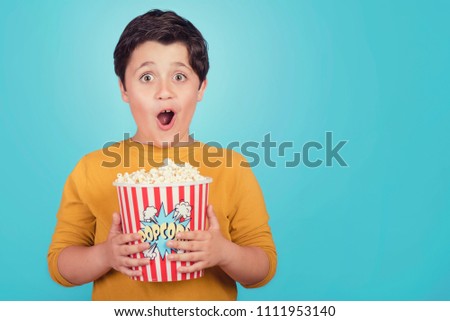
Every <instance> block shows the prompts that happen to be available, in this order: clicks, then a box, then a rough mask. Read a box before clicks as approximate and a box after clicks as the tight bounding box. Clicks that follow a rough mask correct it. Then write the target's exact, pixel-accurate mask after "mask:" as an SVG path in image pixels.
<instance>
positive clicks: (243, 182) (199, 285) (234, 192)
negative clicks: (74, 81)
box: [48, 140, 277, 300]
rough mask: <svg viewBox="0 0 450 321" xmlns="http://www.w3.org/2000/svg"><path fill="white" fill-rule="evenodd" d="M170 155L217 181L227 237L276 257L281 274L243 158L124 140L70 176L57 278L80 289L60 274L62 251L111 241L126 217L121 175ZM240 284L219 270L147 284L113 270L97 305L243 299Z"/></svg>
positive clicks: (98, 285)
mask: <svg viewBox="0 0 450 321" xmlns="http://www.w3.org/2000/svg"><path fill="white" fill-rule="evenodd" d="M164 158H171V159H173V160H174V161H175V162H189V163H191V164H192V165H193V166H197V167H199V170H200V173H201V174H202V175H203V176H208V177H211V178H212V179H213V182H212V183H211V185H210V194H209V203H210V204H212V205H213V206H214V211H215V213H216V215H217V218H218V221H219V224H220V227H221V231H222V234H223V235H224V237H226V238H227V239H229V240H231V241H233V242H234V243H236V244H239V245H242V246H257V247H259V248H261V249H263V250H264V251H265V253H266V254H267V256H268V258H269V262H270V270H269V273H268V275H267V276H266V277H265V278H264V280H262V281H261V282H259V283H257V284H253V285H251V286H249V287H260V286H263V285H264V284H266V283H267V282H269V281H270V280H271V279H272V277H273V276H274V274H275V270H276V265H277V254H276V250H275V245H274V243H273V239H272V234H271V231H270V227H269V225H268V220H269V216H268V214H267V211H266V207H265V204H264V198H263V195H262V192H261V189H260V187H259V185H258V182H257V180H256V178H255V176H254V175H253V173H252V171H251V169H250V168H249V167H248V166H246V165H247V163H246V162H245V159H244V158H243V157H242V156H241V155H240V154H238V153H236V152H232V151H230V150H225V149H217V148H215V147H211V146H208V145H205V144H202V143H199V142H195V143H191V144H190V145H189V146H185V147H178V148H173V147H171V148H157V147H154V146H148V145H143V144H140V143H136V142H132V141H131V140H125V141H122V142H120V143H116V144H114V145H112V146H110V147H108V148H105V149H102V150H98V151H95V152H92V153H90V154H88V155H86V156H84V157H83V158H82V159H81V160H80V161H79V162H78V164H77V165H76V167H75V169H74V170H73V171H72V173H71V174H70V176H69V177H68V179H67V182H66V184H65V186H64V191H63V194H62V200H61V205H60V208H59V211H58V214H57V224H56V228H55V232H54V234H53V239H52V242H51V244H50V248H49V252H48V266H49V271H50V275H51V277H52V278H53V279H54V280H55V281H56V282H58V283H59V284H62V285H64V286H73V284H71V283H70V282H68V281H67V280H65V279H64V277H63V276H62V275H61V274H60V273H59V271H58V266H57V261H58V256H59V254H60V253H61V251H62V250H63V249H64V248H65V247H68V246H71V245H85V246H91V245H95V244H98V243H101V242H104V241H105V240H106V238H107V236H108V232H109V229H110V226H111V222H112V213H113V212H119V203H118V197H117V191H116V188H115V187H114V186H113V185H112V183H113V181H114V180H115V179H116V177H117V174H118V173H125V172H129V173H131V172H133V171H135V170H137V169H139V168H145V169H146V170H149V169H150V168H152V167H154V166H156V165H160V164H162V162H163V159H164ZM236 297H237V289H236V282H235V281H234V280H233V279H231V278H230V277H229V276H228V275H227V274H226V273H225V272H223V271H222V270H221V269H220V268H218V267H213V268H209V269H206V270H205V275H204V276H203V277H201V278H198V279H194V280H187V281H177V282H164V283H156V282H154V283H153V282H141V281H135V280H131V279H130V278H129V277H127V276H125V275H123V274H121V273H120V272H117V271H115V270H113V269H112V270H110V271H109V272H108V273H107V274H105V275H104V276H102V277H101V278H99V279H97V280H96V281H94V287H93V293H92V299H93V300H236Z"/></svg>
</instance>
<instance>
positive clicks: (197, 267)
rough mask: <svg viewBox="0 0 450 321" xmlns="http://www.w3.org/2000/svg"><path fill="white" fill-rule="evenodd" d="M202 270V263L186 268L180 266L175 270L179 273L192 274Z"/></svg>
mask: <svg viewBox="0 0 450 321" xmlns="http://www.w3.org/2000/svg"><path fill="white" fill-rule="evenodd" d="M203 268H204V263H203V262H196V263H194V264H192V265H189V266H188V265H186V266H180V267H179V268H178V269H177V270H178V272H180V273H192V272H197V271H200V270H202V269H203Z"/></svg>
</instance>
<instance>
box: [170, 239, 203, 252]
mask: <svg viewBox="0 0 450 321" xmlns="http://www.w3.org/2000/svg"><path fill="white" fill-rule="evenodd" d="M167 246H168V247H171V248H173V249H178V250H184V251H196V250H198V242H196V241H190V242H184V241H173V240H172V241H169V242H167Z"/></svg>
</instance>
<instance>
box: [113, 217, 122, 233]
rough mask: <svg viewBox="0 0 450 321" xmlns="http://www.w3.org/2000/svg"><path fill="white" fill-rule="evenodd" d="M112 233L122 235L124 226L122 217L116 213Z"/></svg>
mask: <svg viewBox="0 0 450 321" xmlns="http://www.w3.org/2000/svg"><path fill="white" fill-rule="evenodd" d="M110 232H115V233H122V224H120V215H119V214H118V213H116V212H114V213H113V217H112V224H111V229H110Z"/></svg>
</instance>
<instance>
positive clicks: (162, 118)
mask: <svg viewBox="0 0 450 321" xmlns="http://www.w3.org/2000/svg"><path fill="white" fill-rule="evenodd" d="M174 116H175V113H174V112H173V111H171V110H169V109H166V110H163V111H162V112H160V113H159V114H158V116H157V118H158V120H159V123H160V124H161V126H162V127H167V126H170V124H171V123H172V120H173V118H174Z"/></svg>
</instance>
